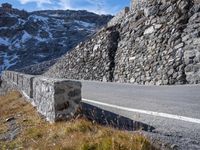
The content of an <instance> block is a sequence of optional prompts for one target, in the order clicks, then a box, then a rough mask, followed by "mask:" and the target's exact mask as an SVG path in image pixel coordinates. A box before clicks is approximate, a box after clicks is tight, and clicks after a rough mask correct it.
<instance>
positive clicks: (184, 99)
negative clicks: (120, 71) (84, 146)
mask: <svg viewBox="0 0 200 150" xmlns="http://www.w3.org/2000/svg"><path fill="white" fill-rule="evenodd" d="M81 82H82V86H83V87H82V98H83V101H84V102H85V103H88V104H92V105H94V106H98V107H100V108H102V109H105V110H108V111H111V112H114V113H116V114H119V115H122V116H125V117H128V118H130V119H132V120H135V121H140V122H143V123H146V124H149V125H151V126H153V127H155V128H156V129H155V130H154V131H153V133H152V135H153V136H155V138H158V139H160V140H165V141H167V142H169V143H172V144H176V145H177V146H179V148H180V149H200V85H175V86H140V85H132V84H124V83H123V84H122V83H103V82H96V81H81Z"/></svg>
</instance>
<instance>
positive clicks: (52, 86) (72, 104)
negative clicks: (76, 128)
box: [2, 71, 81, 122]
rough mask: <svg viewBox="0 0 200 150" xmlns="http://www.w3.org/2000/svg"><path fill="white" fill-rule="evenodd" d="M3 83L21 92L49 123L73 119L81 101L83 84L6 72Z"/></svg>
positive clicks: (3, 75)
mask: <svg viewBox="0 0 200 150" xmlns="http://www.w3.org/2000/svg"><path fill="white" fill-rule="evenodd" d="M2 81H3V82H6V84H7V85H9V86H10V88H11V89H17V90H19V91H21V92H22V93H23V94H24V95H25V96H26V97H27V100H28V101H29V102H30V103H32V105H34V106H35V107H36V108H37V110H38V112H39V113H40V114H42V115H43V116H45V117H46V119H47V120H48V121H49V122H55V121H60V120H68V119H70V118H72V117H73V116H74V115H75V114H76V112H77V110H78V108H79V103H80V101H81V83H80V82H77V81H71V80H63V79H53V78H46V77H42V76H32V75H27V74H22V73H18V72H13V71H4V72H3V74H2Z"/></svg>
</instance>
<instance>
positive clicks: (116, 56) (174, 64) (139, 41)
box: [45, 0, 200, 85]
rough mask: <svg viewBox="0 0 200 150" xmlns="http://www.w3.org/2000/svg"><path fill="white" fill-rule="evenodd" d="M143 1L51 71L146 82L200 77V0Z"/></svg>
mask: <svg viewBox="0 0 200 150" xmlns="http://www.w3.org/2000/svg"><path fill="white" fill-rule="evenodd" d="M133 2H134V1H133ZM141 2H142V3H137V5H136V6H137V7H135V8H134V9H133V8H132V9H131V11H130V12H129V13H128V14H126V15H124V17H121V18H122V19H120V20H119V22H115V23H114V24H112V25H113V26H112V27H111V26H108V27H107V28H104V29H102V30H101V31H100V32H99V33H97V34H96V35H94V36H93V38H91V39H90V40H88V41H86V42H84V43H81V44H79V45H78V46H77V47H76V48H75V49H73V50H72V51H71V52H70V53H68V54H66V55H65V56H63V58H61V59H60V60H59V62H58V63H56V64H55V65H54V66H53V67H52V68H51V69H50V70H49V71H47V72H46V73H45V74H46V75H48V76H52V77H66V78H72V79H85V80H100V81H102V80H103V81H116V82H128V83H134V84H145V85H149V84H151V85H152V84H153V85H173V84H187V83H191V84H194V83H200V71H199V70H200V69H199V50H200V43H199V32H200V29H199V26H200V25H199V18H200V17H199V12H200V9H199V3H198V2H197V1H195V3H194V2H193V1H191V0H178V1H177V0H167V1H166V0H148V1H141ZM138 5H139V6H138ZM132 7H133V6H132ZM117 17H119V16H117Z"/></svg>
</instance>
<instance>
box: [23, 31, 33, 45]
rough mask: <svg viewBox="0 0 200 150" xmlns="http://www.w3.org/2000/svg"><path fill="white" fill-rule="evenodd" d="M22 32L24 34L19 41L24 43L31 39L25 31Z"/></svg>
mask: <svg viewBox="0 0 200 150" xmlns="http://www.w3.org/2000/svg"><path fill="white" fill-rule="evenodd" d="M23 32H24V34H23V36H22V39H21V40H22V42H23V43H25V42H26V41H28V40H29V39H31V38H32V36H31V35H30V34H28V33H27V32H26V31H23Z"/></svg>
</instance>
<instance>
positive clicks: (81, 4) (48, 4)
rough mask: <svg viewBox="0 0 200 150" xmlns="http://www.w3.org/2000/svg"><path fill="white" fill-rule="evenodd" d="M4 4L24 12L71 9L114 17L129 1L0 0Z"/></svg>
mask: <svg viewBox="0 0 200 150" xmlns="http://www.w3.org/2000/svg"><path fill="white" fill-rule="evenodd" d="M5 2H7V3H10V4H12V5H13V7H14V8H18V9H24V10H26V11H35V10H45V9H54V10H55V9H62V10H66V9H72V10H87V11H90V12H95V13H98V14H112V15H115V14H116V13H117V12H119V11H120V10H121V9H122V8H124V7H125V6H129V3H130V0H0V3H5Z"/></svg>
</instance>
